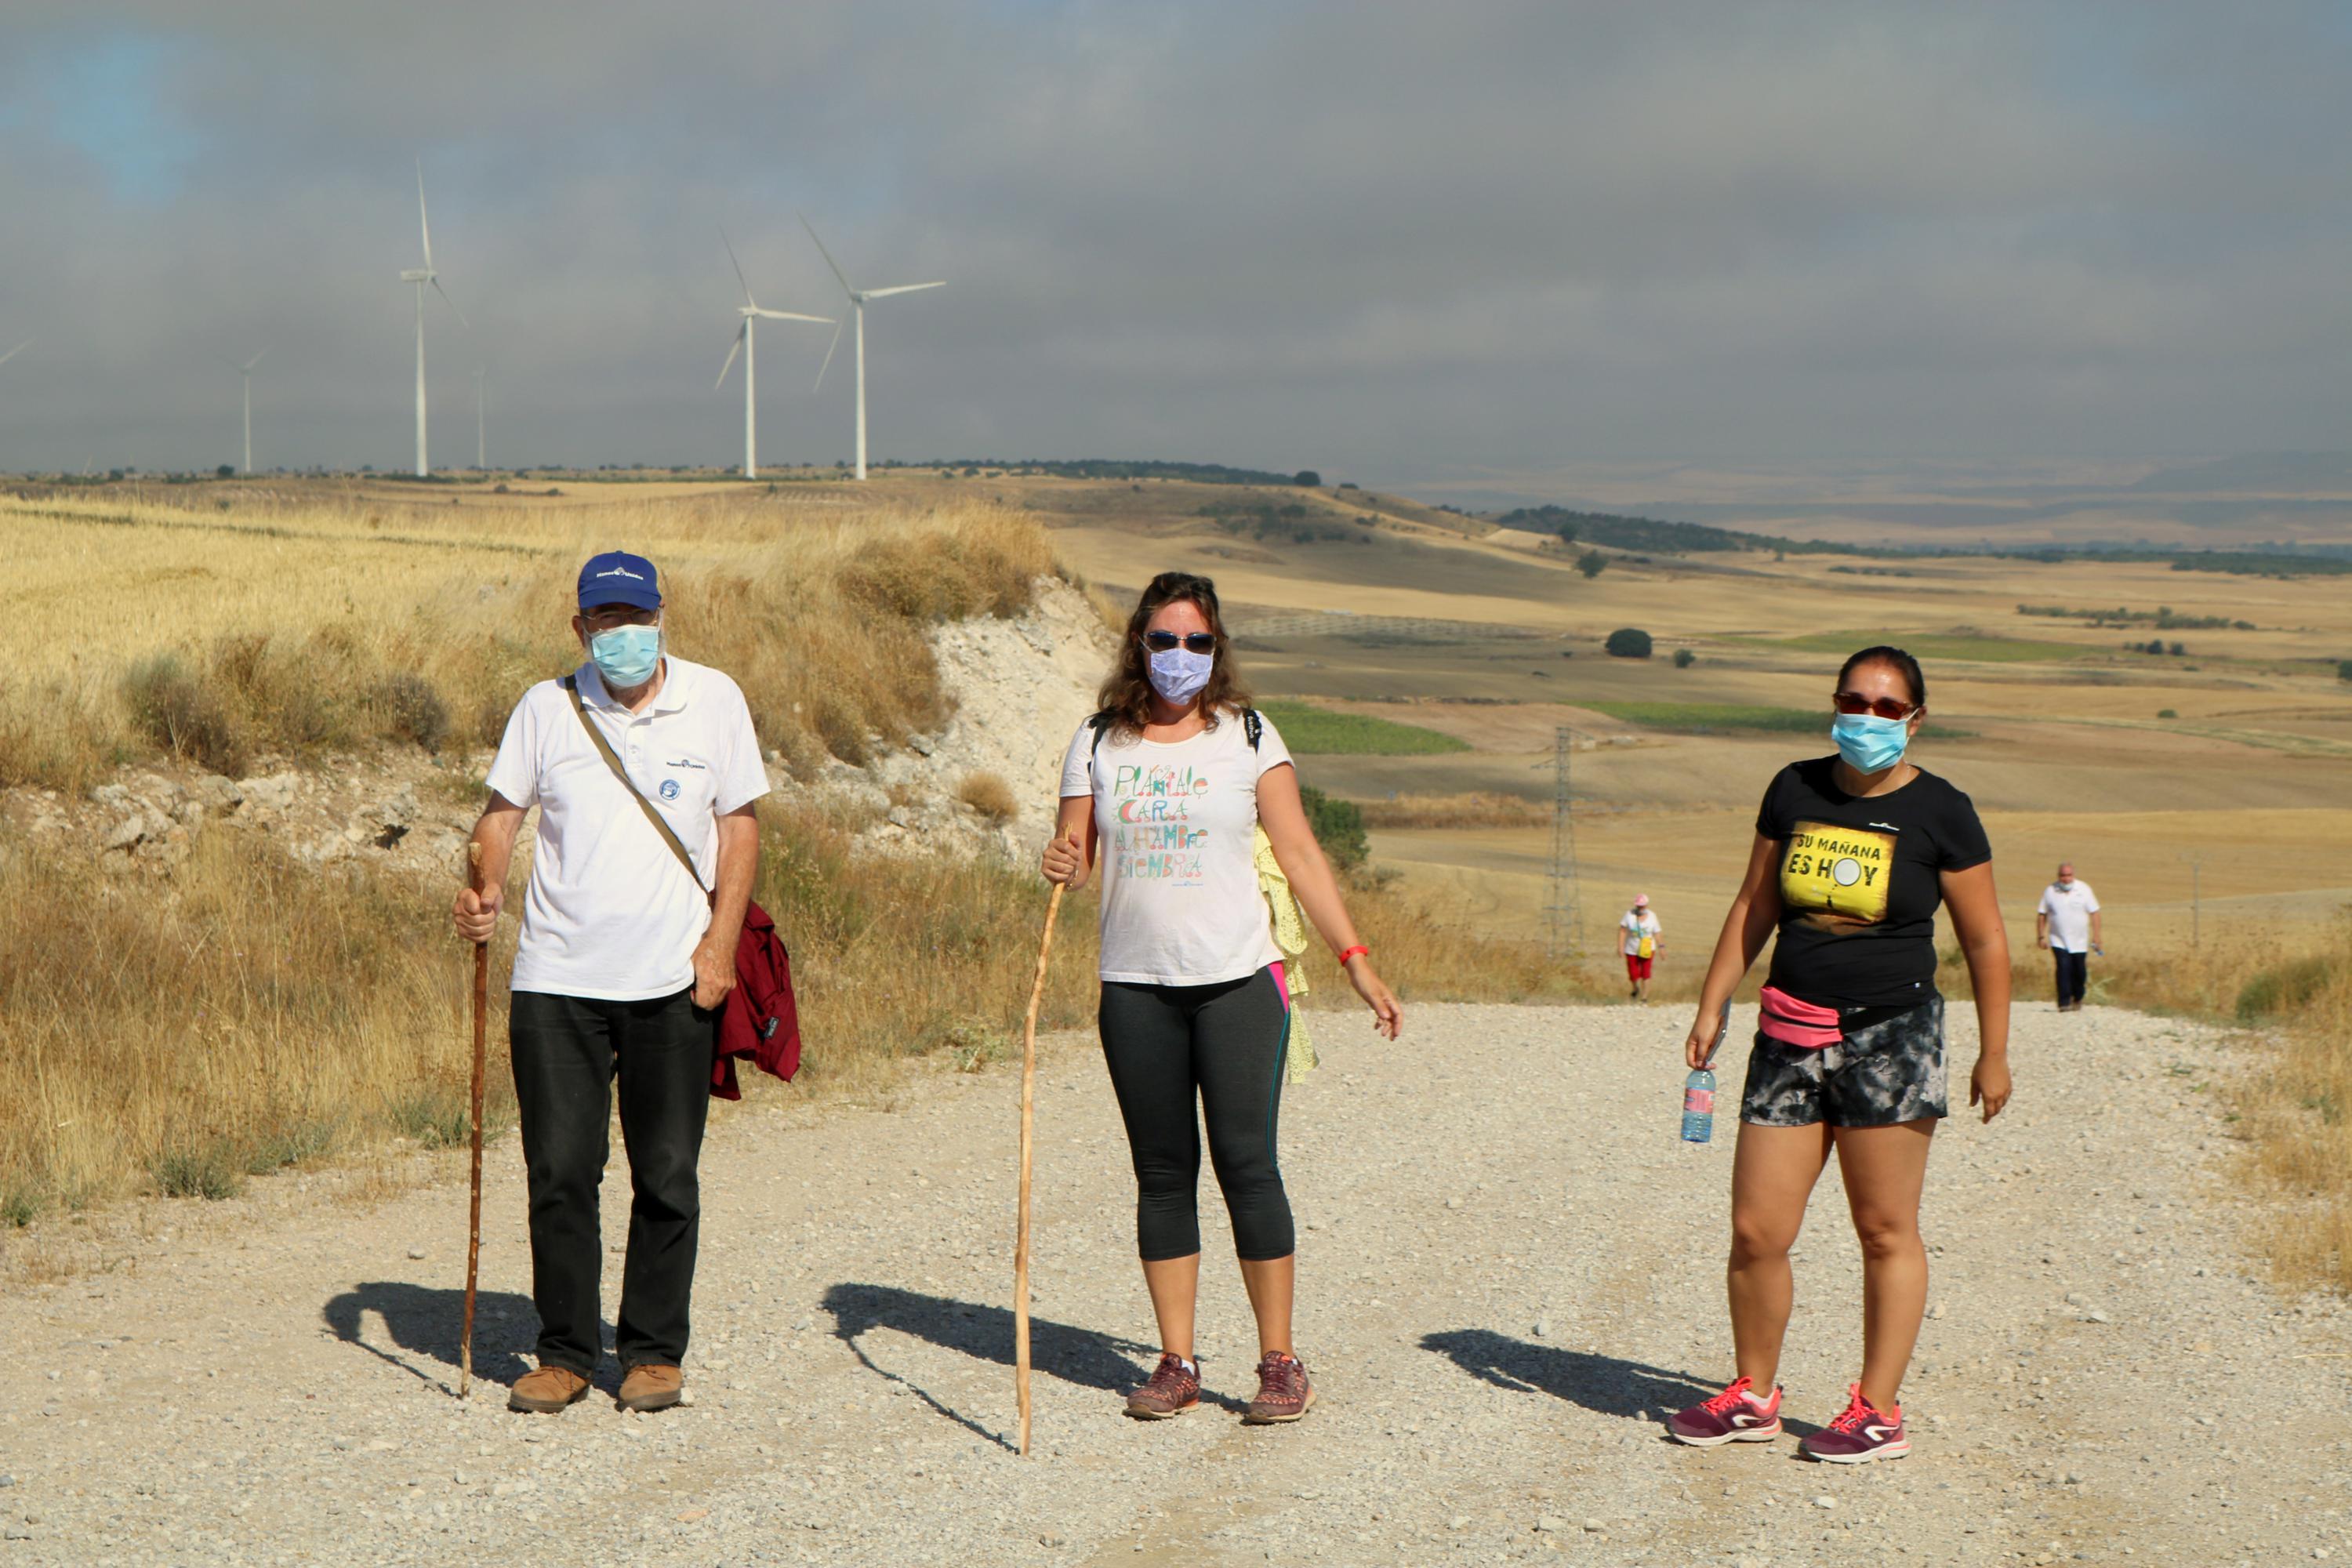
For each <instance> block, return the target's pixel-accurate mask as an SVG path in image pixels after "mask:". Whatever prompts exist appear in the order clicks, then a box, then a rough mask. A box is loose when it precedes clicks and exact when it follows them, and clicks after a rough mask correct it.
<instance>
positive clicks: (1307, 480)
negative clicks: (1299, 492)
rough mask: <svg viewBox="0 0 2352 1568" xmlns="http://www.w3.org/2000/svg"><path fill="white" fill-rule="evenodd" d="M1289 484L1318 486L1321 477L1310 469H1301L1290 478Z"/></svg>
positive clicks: (1321, 480) (1321, 479)
mask: <svg viewBox="0 0 2352 1568" xmlns="http://www.w3.org/2000/svg"><path fill="white" fill-rule="evenodd" d="M1290 482H1291V483H1292V484H1294V485H1320V484H1321V483H1322V482H1323V476H1322V475H1320V474H1318V473H1317V472H1316V471H1315V470H1314V469H1312V468H1301V469H1299V470H1298V472H1297V473H1296V474H1294V475H1292V476H1291V479H1290Z"/></svg>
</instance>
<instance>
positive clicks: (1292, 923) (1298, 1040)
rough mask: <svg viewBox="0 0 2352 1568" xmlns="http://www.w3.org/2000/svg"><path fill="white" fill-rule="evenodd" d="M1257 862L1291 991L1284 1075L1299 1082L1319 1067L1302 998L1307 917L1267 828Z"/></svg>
mask: <svg viewBox="0 0 2352 1568" xmlns="http://www.w3.org/2000/svg"><path fill="white" fill-rule="evenodd" d="M1252 853H1253V857H1254V858H1255V861H1256V864H1257V890H1258V891H1259V892H1261V893H1263V894H1264V895H1265V907H1266V911H1267V913H1268V914H1270V915H1271V916H1272V917H1273V920H1274V945H1275V946H1276V947H1277V948H1279V949H1281V950H1282V960H1283V963H1282V978H1283V982H1284V984H1286V986H1287V987H1288V989H1289V992H1290V1048H1289V1050H1288V1052H1287V1053H1286V1055H1285V1057H1284V1058H1283V1068H1282V1072H1283V1078H1284V1080H1285V1081H1286V1082H1289V1083H1297V1081H1298V1080H1299V1079H1303V1078H1305V1077H1306V1076H1307V1074H1308V1073H1310V1072H1313V1071H1314V1070H1315V1064H1316V1057H1315V1042H1314V1041H1313V1040H1311V1039H1309V1038H1307V1015H1306V1014H1304V1013H1302V1012H1300V1011H1299V1008H1298V999H1299V998H1300V997H1301V996H1304V995H1306V994H1307V971H1306V970H1305V969H1303V968H1301V967H1300V966H1299V963H1298V960H1299V959H1300V958H1301V957H1303V956H1304V955H1305V954H1306V952H1307V917H1306V916H1304V915H1302V914H1300V913H1299V912H1298V900H1297V897H1295V896H1294V895H1293V894H1292V893H1291V890H1290V879H1289V878H1287V877H1286V876H1284V875H1283V874H1282V862H1280V861H1279V860H1276V858H1274V841H1273V840H1272V839H1270V838H1268V837H1266V836H1265V828H1263V827H1261V828H1259V829H1258V830H1257V837H1256V840H1255V843H1254V845H1253V846H1252Z"/></svg>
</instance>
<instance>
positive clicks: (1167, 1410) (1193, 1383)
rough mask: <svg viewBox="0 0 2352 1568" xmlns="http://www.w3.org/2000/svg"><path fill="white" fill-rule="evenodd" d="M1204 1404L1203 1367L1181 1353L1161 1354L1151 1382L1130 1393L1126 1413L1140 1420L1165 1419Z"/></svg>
mask: <svg viewBox="0 0 2352 1568" xmlns="http://www.w3.org/2000/svg"><path fill="white" fill-rule="evenodd" d="M1200 1403H1201V1369H1200V1368H1199V1367H1197V1366H1186V1365H1185V1364H1184V1358H1183V1357H1182V1356H1180V1355H1162V1356H1161V1357H1160V1364H1159V1366H1158V1367H1156V1368H1154V1369H1153V1371H1152V1373H1151V1381H1150V1383H1147V1384H1144V1385H1143V1386H1142V1387H1141V1388H1139V1389H1137V1390H1136V1391H1135V1392H1134V1393H1132V1394H1129V1395H1128V1396H1127V1413H1128V1414H1129V1415H1132V1416H1134V1417H1135V1418H1136V1419H1137V1420H1138V1421H1165V1420H1166V1419H1168V1417H1170V1416H1171V1415H1183V1414H1184V1412H1186V1411H1187V1410H1190V1409H1192V1407H1193V1406H1194V1405H1198V1404H1200Z"/></svg>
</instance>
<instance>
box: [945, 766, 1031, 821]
mask: <svg viewBox="0 0 2352 1568" xmlns="http://www.w3.org/2000/svg"><path fill="white" fill-rule="evenodd" d="M956 798H957V799H958V800H961V802H963V803H964V805H968V806H970V807H971V808H972V810H974V811H976V812H978V813H980V815H981V816H984V817H986V818H988V820H989V821H991V822H994V823H1006V822H1010V821H1012V820H1013V818H1014V817H1016V816H1020V815H1021V802H1020V801H1019V799H1017V798H1016V797H1015V796H1014V795H1013V786H1012V785H1011V784H1007V783H1005V782H1004V775H1003V774H1002V773H966V774H964V775H963V782H962V783H961V784H958V785H957V786H956Z"/></svg>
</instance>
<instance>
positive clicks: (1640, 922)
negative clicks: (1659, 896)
mask: <svg viewBox="0 0 2352 1568" xmlns="http://www.w3.org/2000/svg"><path fill="white" fill-rule="evenodd" d="M1665 929H1666V928H1665V927H1664V926H1663V925H1660V924H1659V923H1658V913H1657V911H1656V910H1653V909H1652V908H1650V895H1649V894H1647V893H1636V894H1634V895H1633V908H1632V909H1630V910H1626V911H1625V913H1624V915H1623V917H1622V919H1620V920H1619V921H1618V922H1617V934H1618V935H1619V936H1621V937H1622V938H1623V939H1624V940H1623V942H1622V944H1621V945H1622V947H1623V948H1624V950H1625V978H1626V980H1627V981H1628V982H1629V983H1631V984H1632V985H1633V995H1632V996H1631V997H1630V998H1629V1000H1631V1001H1634V1002H1647V1001H1648V1000H1649V999H1650V970H1651V966H1652V965H1653V964H1654V963H1656V962H1657V957H1658V954H1660V953H1662V952H1664V951H1665V950H1666V938H1665Z"/></svg>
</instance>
